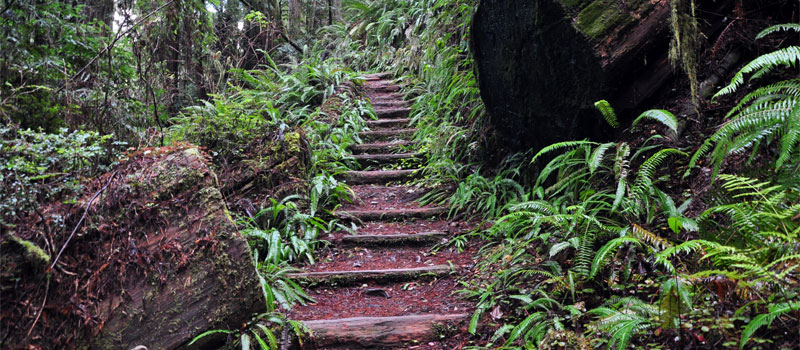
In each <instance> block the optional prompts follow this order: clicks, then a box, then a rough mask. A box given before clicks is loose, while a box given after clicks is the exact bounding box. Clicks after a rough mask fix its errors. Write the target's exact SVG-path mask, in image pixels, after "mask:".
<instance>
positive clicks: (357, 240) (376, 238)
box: [334, 231, 450, 245]
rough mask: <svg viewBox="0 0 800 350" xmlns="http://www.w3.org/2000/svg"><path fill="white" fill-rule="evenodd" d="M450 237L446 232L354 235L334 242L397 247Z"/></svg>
mask: <svg viewBox="0 0 800 350" xmlns="http://www.w3.org/2000/svg"><path fill="white" fill-rule="evenodd" d="M449 236H450V235H449V234H447V233H444V232H438V231H435V232H422V233H411V234H407V233H400V234H388V235H370V234H366V235H353V236H344V237H341V238H338V239H335V240H334V242H336V243H340V244H343V245H397V244H412V243H414V244H421V243H435V242H440V241H441V240H443V239H447V238H448V237H449Z"/></svg>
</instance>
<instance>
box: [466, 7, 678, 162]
mask: <svg viewBox="0 0 800 350" xmlns="http://www.w3.org/2000/svg"><path fill="white" fill-rule="evenodd" d="M668 19H669V6H668V5H667V1H649V0H624V1H623V0H596V1H589V0H583V1H581V0H483V1H481V3H480V5H479V6H478V9H477V11H476V13H475V17H474V20H473V25H472V40H473V42H472V44H473V51H474V55H475V61H476V63H477V64H476V67H477V73H478V80H479V85H480V90H481V97H482V98H483V100H484V103H485V105H486V107H487V111H488V113H489V115H490V118H491V122H492V124H493V126H494V127H495V129H496V130H497V131H498V133H499V135H500V136H501V137H502V140H501V142H502V143H504V144H505V145H506V146H508V147H510V148H511V149H517V150H521V149H527V148H531V147H533V148H541V147H543V146H546V145H548V144H551V143H553V142H558V141H563V140H570V139H581V138H585V137H590V138H599V137H603V135H604V134H605V135H606V137H608V136H611V135H610V134H608V132H609V130H610V129H609V127H608V126H607V124H606V123H605V122H604V121H603V119H602V116H601V115H600V114H599V113H598V112H597V111H596V110H595V109H594V102H595V101H597V100H600V99H607V100H609V101H610V102H611V104H612V106H613V107H615V108H616V109H618V110H620V111H624V110H627V109H632V108H635V107H637V106H638V105H639V104H641V103H642V102H643V101H644V100H645V99H646V98H647V97H649V96H651V95H652V94H653V93H654V92H655V91H656V90H657V89H658V88H659V87H661V86H662V85H663V83H664V82H665V81H666V80H667V79H668V78H669V76H670V75H671V73H672V67H671V66H670V64H669V63H668V59H667V53H668V46H669V37H670V35H669V27H668Z"/></svg>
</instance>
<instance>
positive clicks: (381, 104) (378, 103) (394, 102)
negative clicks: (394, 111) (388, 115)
mask: <svg viewBox="0 0 800 350" xmlns="http://www.w3.org/2000/svg"><path fill="white" fill-rule="evenodd" d="M371 103H372V107H373V108H375V109H387V108H406V107H409V105H408V101H405V100H403V99H402V97H401V98H398V99H378V100H372V101H371Z"/></svg>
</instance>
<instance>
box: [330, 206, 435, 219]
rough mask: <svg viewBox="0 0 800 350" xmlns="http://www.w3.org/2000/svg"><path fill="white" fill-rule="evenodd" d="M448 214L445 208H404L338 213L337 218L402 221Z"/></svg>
mask: <svg viewBox="0 0 800 350" xmlns="http://www.w3.org/2000/svg"><path fill="white" fill-rule="evenodd" d="M446 213H447V208H445V207H432V208H403V209H378V210H347V211H344V210H342V211H337V212H336V216H338V217H340V218H342V219H349V218H356V219H359V220H361V221H394V220H400V219H427V218H431V217H436V216H440V215H443V214H446Z"/></svg>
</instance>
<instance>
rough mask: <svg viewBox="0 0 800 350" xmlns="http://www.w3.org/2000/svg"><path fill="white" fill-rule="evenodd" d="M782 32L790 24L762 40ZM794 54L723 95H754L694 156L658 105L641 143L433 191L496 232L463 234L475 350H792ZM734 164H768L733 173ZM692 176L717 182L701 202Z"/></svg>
mask: <svg viewBox="0 0 800 350" xmlns="http://www.w3.org/2000/svg"><path fill="white" fill-rule="evenodd" d="M780 30H795V26H777V27H771V28H769V29H767V30H765V31H764V32H762V33H761V34H760V35H759V38H760V37H763V36H765V35H774V34H773V33H775V32H778V31H780ZM794 50H795V49H794V48H793V47H788V48H783V49H779V50H777V51H775V52H772V53H767V54H764V55H762V56H761V57H758V58H756V59H755V60H753V61H751V62H750V63H748V64H746V65H745V67H744V68H742V69H741V70H740V71H739V73H737V74H736V75H735V76H734V78H733V80H732V81H731V82H730V84H729V85H728V86H726V87H724V88H723V89H722V90H721V91H720V92H719V93H718V94H717V98H720V97H721V96H723V95H727V94H730V93H732V92H734V91H735V90H737V89H740V88H741V87H742V86H744V82H745V81H747V80H746V79H745V78H747V77H752V78H751V80H750V82H751V83H752V84H754V85H756V87H755V88H753V90H752V91H751V92H749V93H747V94H745V95H744V96H743V97H742V98H741V100H740V102H739V104H738V105H736V106H735V107H734V108H733V109H732V110H731V111H730V112H729V113H728V114H727V116H726V118H728V120H726V121H724V123H723V124H722V125H721V126H720V128H719V129H717V131H716V132H715V133H714V134H712V135H711V136H710V137H708V138H707V139H706V140H700V142H699V143H698V144H696V145H694V146H692V147H691V148H680V149H679V148H675V146H674V145H675V144H676V142H675V141H674V139H675V137H676V135H678V132H679V131H680V130H679V120H678V118H676V116H674V115H672V114H671V113H670V112H668V111H665V110H649V111H646V112H644V113H642V114H641V115H640V117H639V118H637V119H636V120H634V121H633V123H632V126H631V127H630V128H629V129H628V131H629V132H628V133H626V135H628V136H627V137H623V139H627V140H633V141H616V142H609V143H598V142H592V141H566V142H561V143H557V144H553V145H551V146H548V147H545V148H544V149H542V150H538V151H537V152H536V153H535V154H519V155H515V156H514V157H512V158H509V160H508V161H507V162H505V163H503V165H502V166H501V167H500V168H499V169H498V170H496V172H495V174H496V175H487V174H484V173H479V172H476V173H473V174H470V175H468V176H467V177H466V178H465V179H464V181H462V182H460V183H459V184H458V186H457V187H456V188H455V190H454V192H450V193H452V195H451V196H450V197H449V199H448V197H447V196H446V195H442V194H436V195H432V196H431V198H432V199H435V200H438V201H444V200H448V201H449V202H450V204H451V205H452V207H453V210H454V211H460V212H464V213H466V214H467V215H470V216H472V217H478V218H480V219H482V220H485V221H489V222H490V223H491V226H490V228H488V229H486V230H476V231H474V232H471V233H469V234H467V235H465V236H463V237H459V238H458V239H456V240H454V243H455V244H456V245H457V246H460V245H463V242H464V241H465V240H470V239H480V240H483V241H485V242H486V243H485V245H484V246H483V247H482V248H481V250H480V253H479V258H480V260H479V263H478V265H477V267H476V271H477V277H476V278H473V279H469V280H466V281H463V282H462V283H463V286H464V289H463V290H461V293H462V294H463V295H465V296H466V297H468V298H471V299H472V300H474V301H475V302H476V307H477V308H476V311H475V313H474V314H473V317H472V319H471V322H470V325H469V331H470V332H471V333H473V334H475V336H476V338H477V339H481V341H477V343H479V344H481V346H475V347H474V348H476V349H486V348H491V349H534V348H538V349H550V348H568V349H590V348H608V349H626V348H649V349H659V348H664V349H678V348H693V347H694V348H703V347H716V348H752V349H773V348H774V349H779V348H780V349H783V348H786V349H788V348H793V347H794V346H796V339H797V336H798V334H799V333H800V322H798V319H797V317H796V316H797V311H798V310H800V301H799V300H798V292H800V284H798V283H796V280H795V279H794V277H792V276H794V275H796V269H797V267H798V265H797V261H798V259H800V255H799V254H798V252H797V247H798V243H800V241H798V237H799V236H800V223H798V220H797V218H798V217H800V205H798V204H797V203H798V200H800V198H799V197H800V192H798V190H800V187H798V185H800V181H798V178H797V176H795V175H794V174H796V172H797V170H798V166H800V163H798V162H797V161H795V160H793V159H792V158H793V157H792V155H793V154H794V152H796V150H797V147H798V146H797V145H798V142H797V140H798V139H797V138H796V136H797V130H795V129H796V128H795V126H796V125H795V124H796V123H797V122H798V120H800V107H798V106H799V105H798V104H797V98H798V91H800V90H798V89H797V86H796V81H795V80H796V79H793V78H789V79H788V80H786V79H781V78H782V77H786V76H787V74H782V72H781V71H780V70H781V69H782V68H783V69H785V67H790V68H789V69H790V70H792V69H795V68H791V67H796V65H797V63H798V62H800V60H798V56H797V54H796V52H795V51H794ZM790 75H791V74H789V76H790ZM757 79H758V80H757ZM763 81H766V83H764V82H763ZM759 86H760V87H759ZM596 105H597V107H598V109H599V110H600V112H601V113H602V114H603V115H604V116H605V117H606V120H607V121H609V123H610V124H612V125H613V124H615V123H616V121H617V118H616V116H615V115H614V111H613V109H612V108H611V106H610V105H609V104H608V103H607V102H605V101H599V102H598V103H597V104H596ZM645 127H646V128H647V129H643V128H645ZM643 130H651V131H650V133H649V134H648V136H644V137H642V136H639V137H636V136H637V135H643V134H645V133H643V132H642V131H643ZM656 130H662V132H663V135H662V134H661V133H658V132H656ZM514 158H517V159H516V160H514ZM519 159H527V161H520V160H519ZM732 159H736V160H737V161H740V162H744V163H745V164H746V165H745V166H746V167H757V168H758V169H761V170H760V171H757V172H749V173H748V174H756V175H755V176H754V175H742V174H737V171H739V168H738V167H734V166H731V165H730V163H729V162H730V161H731V160H732ZM512 160H513V161H512ZM537 164H538V165H539V166H538V168H539V169H541V170H540V171H539V172H538V174H536V176H535V177H534V178H532V179H529V178H527V177H526V176H522V175H524V174H525V171H524V169H526V168H527V167H529V166H534V165H537ZM698 174H706V175H707V177H706V178H705V179H703V178H702V177H698V176H699V175H698ZM686 181H690V182H695V181H706V182H710V184H708V185H707V187H708V191H707V192H706V193H705V194H704V195H703V196H702V197H698V195H697V193H696V192H695V191H693V190H692V189H691V188H690V187H689V186H687V184H686V183H685V182H686ZM520 188H522V190H520ZM567 344H569V346H567ZM712 344H713V345H712Z"/></svg>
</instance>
